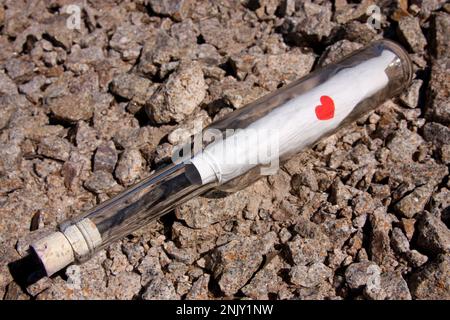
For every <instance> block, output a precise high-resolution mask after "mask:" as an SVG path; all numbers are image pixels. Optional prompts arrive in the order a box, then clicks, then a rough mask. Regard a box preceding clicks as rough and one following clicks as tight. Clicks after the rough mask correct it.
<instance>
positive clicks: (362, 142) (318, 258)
mask: <svg viewBox="0 0 450 320" xmlns="http://www.w3.org/2000/svg"><path fill="white" fill-rule="evenodd" d="M375 2H376V3H377V4H378V5H379V6H380V7H381V18H382V19H381V29H379V30H378V31H377V32H375V31H372V29H370V28H369V27H368V26H367V24H366V21H367V19H368V16H367V15H366V9H367V7H368V5H370V4H371V3H373V1H362V4H354V3H353V1H349V4H347V2H346V1H345V0H336V1H332V2H327V1H321V0H318V1H314V2H309V1H295V0H242V1H239V0H222V1H213V0H210V1H206V0H205V1H195V0H163V1H159V0H137V1H134V2H131V1H113V0H110V1H107V0H104V1H76V0H57V1H39V0H38V1H31V0H30V1H21V0H14V1H13V0H3V1H0V48H1V49H0V221H1V222H0V262H1V263H0V297H3V298H4V299H214V298H215V299H222V298H224V299H229V298H240V299H242V298H250V299H450V277H449V274H450V254H449V252H450V231H449V228H448V226H449V223H450V214H449V203H450V196H449V194H450V191H449V188H450V183H449V179H448V175H449V170H448V165H449V163H450V130H449V126H448V125H449V123H450V106H449V87H450V71H449V70H450V45H449V44H450V15H449V11H450V6H449V5H448V4H444V3H445V1H439V0H423V1H409V2H408V1H403V0H401V1H400V0H399V1H389V0H385V1H375ZM71 4H76V5H78V8H80V9H81V11H80V12H81V21H80V28H78V29H73V28H72V29H71V28H68V27H67V20H68V19H71V18H73V16H69V15H68V14H66V13H65V12H67V9H69V10H70V9H73V8H74V7H73V6H69V5H71ZM72 12H73V11H72ZM71 21H72V20H71ZM74 21H75V22H76V19H75V20H74ZM382 37H386V38H390V39H393V40H396V41H399V42H400V43H402V44H403V45H404V46H405V47H406V48H407V49H408V50H409V53H410V56H411V58H412V60H413V62H414V70H415V79H414V81H413V84H412V86H411V87H410V88H409V89H408V90H407V91H405V92H404V93H403V94H402V95H401V96H400V97H398V98H396V99H394V100H391V101H387V102H386V103H385V104H384V105H382V106H380V107H379V108H378V109H377V110H376V111H375V112H372V113H371V114H369V115H368V116H366V117H364V118H362V119H360V120H359V121H357V123H355V124H353V125H352V126H351V127H350V128H348V129H346V130H343V131H340V132H338V133H337V134H336V135H333V136H332V137H330V138H328V139H327V140H326V141H323V142H321V143H319V144H318V145H316V146H315V147H314V148H313V149H312V150H307V151H305V152H304V153H302V154H300V155H299V156H297V157H295V158H293V159H292V160H290V161H289V162H287V163H285V164H284V165H283V167H282V170H281V171H280V172H279V174H277V175H275V176H271V177H268V178H265V179H262V180H260V181H258V182H257V183H256V184H254V185H252V186H250V187H248V188H246V189H244V190H242V191H239V192H237V193H236V194H233V195H230V196H228V197H225V198H220V199H210V198H198V199H194V200H192V201H190V202H189V203H186V204H184V205H182V206H181V207H180V208H178V209H177V210H176V211H175V212H172V213H170V214H168V215H167V216H165V217H164V218H163V219H161V221H158V222H156V223H153V224H151V225H148V226H145V227H143V228H142V229H141V230H139V231H138V232H136V233H133V234H132V235H130V236H128V237H127V238H126V239H123V240H122V241H120V242H117V243H115V244H113V245H111V247H109V248H108V249H106V250H103V251H101V252H100V253H98V254H97V255H96V256H95V257H94V258H93V259H92V260H90V261H89V262H87V263H85V264H83V265H80V266H76V265H74V266H70V267H68V268H67V269H66V270H64V271H62V272H60V273H59V274H57V275H55V276H54V277H52V278H51V279H48V278H43V279H41V280H39V281H38V282H36V283H34V284H32V285H30V286H28V287H24V286H23V285H22V286H21V285H19V284H17V283H16V282H15V281H13V278H12V276H11V274H10V271H9V268H8V264H9V263H10V262H13V261H15V260H18V259H20V258H21V257H23V256H24V255H26V249H27V244H28V243H29V242H30V241H31V239H33V238H35V237H36V236H37V235H39V234H42V233H43V232H45V231H46V230H47V229H49V228H52V227H54V226H55V225H56V224H57V223H58V222H61V221H63V220H64V219H66V218H69V217H72V216H74V215H77V214H78V213H80V212H83V211H84V210H86V209H89V208H91V207H92V206H94V205H96V204H98V203H100V202H101V201H104V200H106V199H108V198H109V197H111V196H113V195H115V194H117V193H118V192H120V191H121V190H123V189H124V188H125V187H127V186H130V185H132V184H133V183H134V182H136V181H138V180H139V179H141V178H144V177H146V176H148V175H149V174H150V173H151V172H152V171H153V170H156V169H157V168H159V167H161V166H163V165H165V164H167V163H168V162H170V155H171V151H172V148H173V146H174V145H176V144H178V143H179V142H180V141H182V140H183V138H185V137H186V136H189V135H190V134H192V133H193V120H194V119H201V120H202V121H203V123H204V124H205V125H206V124H208V123H210V122H211V121H213V120H215V119H219V118H220V117H221V116H223V115H224V114H226V113H228V112H231V111H232V110H233V109H237V108H240V107H241V106H243V105H245V104H246V103H248V102H250V101H253V100H255V99H256V98H257V97H259V96H261V95H264V94H266V93H268V92H270V91H273V90H275V89H276V88H277V87H280V86H283V85H285V84H287V83H289V82H290V81H292V80H294V79H296V78H299V77H301V76H303V75H306V74H308V73H309V72H310V71H311V70H312V69H314V68H316V67H318V66H321V65H325V64H328V63H331V62H333V61H336V60H337V59H339V58H340V57H342V56H343V55H345V54H347V53H349V52H351V51H353V50H355V49H358V48H360V47H361V46H363V45H365V44H367V43H369V42H371V41H373V40H376V39H379V38H382ZM30 231H34V232H31V233H30Z"/></svg>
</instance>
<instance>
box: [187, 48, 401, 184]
mask: <svg viewBox="0 0 450 320" xmlns="http://www.w3.org/2000/svg"><path fill="white" fill-rule="evenodd" d="M395 57H396V56H395V54H394V53H392V52H391V51H389V50H384V51H383V52H382V54H381V55H380V56H378V57H375V58H372V59H369V60H367V61H365V62H362V63H360V64H359V65H356V66H354V67H351V68H345V69H343V70H341V71H339V72H338V73H336V74H335V75H334V76H332V77H331V78H330V79H328V80H327V81H326V82H324V83H322V84H320V85H318V86H317V87H314V88H312V89H311V90H309V91H308V92H306V93H304V94H302V95H299V96H297V97H295V98H294V99H292V100H289V101H288V102H287V103H285V104H284V105H282V106H280V107H278V108H276V109H274V110H273V111H271V112H269V113H268V114H266V115H265V116H264V117H262V118H260V119H258V120H256V121H255V122H254V123H252V124H250V125H249V126H248V127H247V128H245V129H242V130H238V131H236V133H235V134H233V135H232V136H230V137H227V138H226V139H223V140H222V141H216V142H213V143H211V144H209V145H208V146H207V147H206V148H205V150H203V152H201V153H199V154H197V155H195V156H194V157H193V158H192V159H191V163H192V164H193V165H194V166H195V168H196V169H197V170H198V173H199V175H200V177H201V181H202V184H207V183H210V182H215V181H216V182H219V183H225V182H227V181H230V180H231V179H233V178H235V177H238V176H240V175H242V174H243V173H245V172H247V171H249V170H250V169H252V168H253V167H255V166H257V165H266V164H268V163H271V162H272V161H274V160H275V158H278V157H281V156H282V155H284V154H286V153H291V152H296V151H299V150H301V149H302V148H304V147H306V146H308V145H310V144H312V143H314V142H315V141H317V140H318V139H319V138H320V137H321V136H323V135H324V134H325V133H327V132H330V131H331V130H334V129H336V128H337V127H338V126H339V125H340V124H341V123H342V121H343V120H344V119H345V118H346V117H347V116H348V115H349V114H350V113H351V112H352V111H353V109H354V108H355V107H356V106H357V105H358V104H359V103H360V102H361V101H362V100H364V99H366V98H368V97H370V96H371V95H373V94H374V93H376V92H377V91H379V90H381V89H383V88H384V87H385V86H386V85H387V84H388V81H389V79H388V76H387V75H386V73H385V70H386V68H387V66H388V65H389V64H390V63H391V62H392V61H393V60H394V58H395ZM324 95H326V96H330V97H332V99H333V100H334V106H335V110H334V117H333V118H332V119H328V120H318V118H317V116H316V113H315V108H316V106H318V105H319V104H320V98H321V96H324ZM268 132H272V133H274V134H272V135H268V134H267V133H268ZM249 136H250V137H254V136H256V137H257V139H258V141H257V142H258V143H248V141H249ZM250 140H252V138H250ZM275 140H277V141H275ZM273 143H275V144H278V149H279V152H278V154H266V156H265V157H261V156H260V155H264V154H265V153H266V151H267V150H269V149H270V148H271V147H272V146H273ZM255 158H256V159H257V161H256V163H255ZM236 159H238V161H236Z"/></svg>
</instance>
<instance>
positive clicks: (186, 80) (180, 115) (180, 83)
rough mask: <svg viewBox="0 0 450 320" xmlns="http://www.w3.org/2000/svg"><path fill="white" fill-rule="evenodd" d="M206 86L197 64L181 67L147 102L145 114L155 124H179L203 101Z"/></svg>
mask: <svg viewBox="0 0 450 320" xmlns="http://www.w3.org/2000/svg"><path fill="white" fill-rule="evenodd" d="M205 94H206V84H205V80H204V78H203V71H202V69H201V67H200V65H199V64H197V63H191V64H188V65H182V66H181V67H180V68H179V69H178V70H177V71H176V72H174V73H173V74H171V75H170V76H169V78H168V79H167V81H166V82H165V83H164V84H163V85H162V86H161V87H159V88H158V89H157V90H156V92H155V93H154V94H153V95H152V96H151V98H150V99H149V101H148V102H147V108H146V111H147V114H148V115H149V117H150V118H152V119H154V120H155V121H156V122H157V123H169V122H171V121H176V122H181V121H182V120H184V119H185V117H186V116H188V115H190V114H191V113H192V112H194V110H195V108H197V107H198V106H199V104H200V103H201V102H202V101H203V99H204V98H205Z"/></svg>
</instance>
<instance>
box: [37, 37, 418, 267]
mask: <svg viewBox="0 0 450 320" xmlns="http://www.w3.org/2000/svg"><path fill="white" fill-rule="evenodd" d="M412 74H413V71H412V65H411V61H410V59H409V57H408V54H407V53H406V52H405V51H404V49H403V48H401V47H400V46H399V45H397V44H395V43H393V42H391V41H386V40H382V41H377V42H373V43H372V44H370V45H368V46H366V47H365V48H363V49H361V50H358V51H356V52H354V53H352V54H351V55H349V56H347V57H345V58H344V59H342V60H341V61H339V62H337V63H333V64H330V65H328V66H325V67H323V68H321V69H317V70H316V71H314V72H312V73H311V74H309V75H308V76H306V77H303V78H301V79H298V80H296V81H294V82H292V83H290V84H289V85H287V86H285V87H283V88H281V89H278V90H276V91H275V92H272V93H270V94H268V95H266V96H264V97H262V98H260V99H258V100H256V101H254V102H252V103H250V104H249V105H247V106H245V107H243V108H240V109H238V110H235V111H234V112H232V113H230V114H228V115H227V116H226V117H225V118H223V119H222V120H220V121H218V122H216V123H213V124H212V125H211V126H209V127H208V128H206V130H212V131H215V132H220V133H221V135H222V136H224V139H222V140H221V141H220V142H219V141H213V142H211V143H209V144H208V145H207V146H206V147H205V148H204V150H203V151H202V152H200V153H199V154H196V155H194V157H193V158H192V159H190V160H189V161H185V162H181V163H178V164H172V165H170V166H168V167H166V168H165V169H163V170H161V171H159V172H157V173H155V174H153V175H152V176H150V177H148V178H147V179H145V180H143V181H141V182H139V183H138V184H136V185H135V186H133V187H131V188H129V189H127V190H125V191H123V192H122V193H121V194H119V195H117V196H115V197H114V198H112V199H110V200H108V201H105V202H104V203H101V204H100V205H98V206H97V207H95V208H93V209H91V210H90V211H88V212H86V213H84V214H82V215H80V216H77V217H75V218H73V219H69V220H67V221H65V222H63V223H61V224H60V226H59V231H56V232H55V233H53V234H51V235H50V236H47V237H44V238H42V239H40V240H38V241H36V242H35V243H33V244H32V246H31V247H32V249H33V252H34V253H35V254H36V255H37V257H38V258H39V259H40V261H41V262H42V265H43V266H44V268H45V271H46V273H47V275H51V274H53V273H54V272H57V271H58V270H60V269H62V268H63V267H65V266H66V265H68V264H70V263H72V262H83V261H85V260H87V259H89V258H90V257H91V256H92V255H93V254H94V253H95V252H97V251H98V250H100V249H102V248H104V247H105V246H107V245H109V244H110V243H112V242H113V241H116V240H118V239H120V238H122V237H124V236H126V235H128V234H130V233H132V232H133V231H135V230H136V229H138V228H139V227H141V226H143V225H145V224H147V223H149V222H151V221H153V220H155V219H157V218H159V217H161V216H162V215H164V214H165V213H167V212H169V211H170V210H172V209H174V208H175V207H176V206H177V205H179V204H181V203H183V202H185V201H187V200H189V199H191V198H193V197H195V196H197V195H200V194H202V193H204V192H206V191H208V190H211V189H214V188H216V189H219V190H221V191H227V192H232V191H236V190H238V189H241V188H243V187H245V186H247V185H249V184H250V183H252V182H254V181H255V180H257V179H258V178H260V177H261V176H262V174H263V173H262V170H261V169H262V168H263V167H265V166H267V165H268V164H269V163H270V162H271V161H273V160H276V161H278V163H280V162H283V161H285V160H287V159H289V158H290V157H291V156H293V155H295V154H296V153H298V152H299V151H301V150H303V149H304V148H306V147H309V146H311V145H313V144H315V143H316V142H318V141H319V140H320V139H321V138H323V137H326V136H329V135H331V134H332V133H334V132H335V131H336V130H338V129H340V128H342V127H343V126H345V125H346V124H348V123H351V122H353V121H355V120H356V119H358V118H359V117H361V116H362V115H363V114H365V113H367V112H369V111H371V110H373V109H374V108H376V107H377V106H378V105H380V104H381V103H382V102H384V101H386V100H387V99H389V98H391V97H393V96H395V95H397V94H398V93H400V92H401V91H402V90H404V89H405V88H406V87H408V86H409V84H410V82H411V79H412ZM230 129H233V130H234V131H233V132H234V133H233V134H231V135H226V134H225V133H226V132H227V130H228V131H229V130H230ZM249 132H256V137H257V138H261V137H262V140H263V143H260V144H261V145H262V147H259V145H260V144H252V143H250V144H249V143H247V144H245V142H246V141H247V142H248V140H245V139H247V138H248V137H247V136H246V134H247V133H249ZM260 132H265V134H269V136H261V135H260ZM272 132H274V133H276V134H273V135H272V134H271V133H272ZM275 136H276V137H275ZM274 137H275V138H274ZM275 140H276V142H277V144H278V149H277V152H276V153H274V154H271V155H268V156H266V157H263V159H259V160H258V159H257V157H256V158H252V155H253V154H256V153H258V152H260V151H261V150H262V149H263V148H266V147H268V145H269V142H270V143H272V142H273V141H275ZM221 144H222V146H223V145H226V146H228V147H229V148H228V149H226V148H220V146H221ZM230 155H233V156H234V158H236V157H237V158H239V159H240V160H244V161H241V162H239V163H233V161H229V160H230V159H229V156H230ZM250 158H252V159H251V160H252V161H246V160H250ZM255 159H256V161H255Z"/></svg>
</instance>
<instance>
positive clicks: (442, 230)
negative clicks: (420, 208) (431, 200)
mask: <svg viewBox="0 0 450 320" xmlns="http://www.w3.org/2000/svg"><path fill="white" fill-rule="evenodd" d="M417 232H418V239H417V244H418V245H419V246H420V247H421V248H423V250H426V252H428V253H430V254H438V253H448V252H450V230H449V229H448V228H447V226H446V225H445V223H444V222H442V220H440V219H439V218H438V217H436V216H434V215H433V214H431V213H429V212H427V211H426V212H424V213H423V214H422V215H421V216H420V218H419V220H418V223H417Z"/></svg>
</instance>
